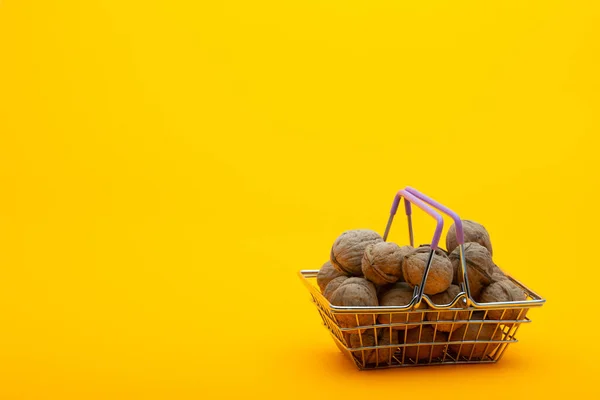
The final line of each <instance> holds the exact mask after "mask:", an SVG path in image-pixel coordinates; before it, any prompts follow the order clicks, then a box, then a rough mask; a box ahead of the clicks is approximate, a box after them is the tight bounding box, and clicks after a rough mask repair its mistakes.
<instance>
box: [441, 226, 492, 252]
mask: <svg viewBox="0 0 600 400" xmlns="http://www.w3.org/2000/svg"><path fill="white" fill-rule="evenodd" d="M462 225H463V234H464V239H465V240H464V242H465V243H467V242H476V243H479V244H480V245H482V246H484V247H485V248H486V249H488V251H489V252H490V254H492V255H493V254H494V252H493V251H492V242H491V241H490V234H489V233H488V231H487V230H486V229H485V228H484V226H483V225H481V224H479V223H477V222H475V221H469V220H467V219H463V220H462ZM457 247H458V242H457V241H456V226H455V225H454V224H452V225H451V226H450V229H448V233H447V234H446V250H448V253H452V252H453V251H454V249H456V248H457Z"/></svg>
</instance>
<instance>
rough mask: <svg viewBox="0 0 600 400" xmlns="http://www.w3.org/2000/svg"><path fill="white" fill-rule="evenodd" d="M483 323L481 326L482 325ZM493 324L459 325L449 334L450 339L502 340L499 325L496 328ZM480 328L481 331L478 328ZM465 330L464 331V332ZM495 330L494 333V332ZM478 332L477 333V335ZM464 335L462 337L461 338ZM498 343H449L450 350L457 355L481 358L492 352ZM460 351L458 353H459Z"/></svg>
mask: <svg viewBox="0 0 600 400" xmlns="http://www.w3.org/2000/svg"><path fill="white" fill-rule="evenodd" d="M482 325H483V326H482ZM496 327H497V325H495V324H481V323H479V324H473V323H471V324H468V325H464V326H462V327H460V328H459V329H457V330H455V331H454V332H452V333H451V334H450V341H463V340H502V330H501V328H500V327H498V329H496ZM479 328H481V331H480V330H479ZM465 331H466V333H465ZM494 331H495V333H494ZM478 333H479V335H478ZM463 335H464V338H463ZM499 345H500V343H478V344H472V343H471V344H463V345H462V347H461V344H460V343H459V344H451V345H450V346H449V347H450V350H451V351H452V352H453V353H455V354H457V355H458V356H459V357H461V356H462V357H470V356H471V351H472V352H473V355H472V358H483V357H485V356H488V355H490V354H492V352H493V351H494V350H496V348H497V347H498V346H499ZM459 351H460V353H459Z"/></svg>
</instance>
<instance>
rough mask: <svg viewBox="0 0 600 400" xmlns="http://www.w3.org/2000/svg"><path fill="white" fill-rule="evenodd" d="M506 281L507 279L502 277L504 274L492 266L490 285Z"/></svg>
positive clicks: (504, 276)
mask: <svg viewBox="0 0 600 400" xmlns="http://www.w3.org/2000/svg"><path fill="white" fill-rule="evenodd" d="M505 280H508V277H507V276H506V275H504V272H502V270H501V269H500V268H499V267H498V266H497V265H495V264H494V270H493V271H492V283H493V282H497V281H505Z"/></svg>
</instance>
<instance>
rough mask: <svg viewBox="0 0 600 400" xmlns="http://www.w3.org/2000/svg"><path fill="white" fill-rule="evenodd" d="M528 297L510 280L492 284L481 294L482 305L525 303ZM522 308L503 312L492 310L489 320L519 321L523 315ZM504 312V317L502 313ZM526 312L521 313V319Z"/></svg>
mask: <svg viewBox="0 0 600 400" xmlns="http://www.w3.org/2000/svg"><path fill="white" fill-rule="evenodd" d="M526 299H527V296H526V295H525V292H523V290H521V288H519V287H518V286H517V285H515V284H514V283H512V282H511V281H509V280H508V279H505V280H501V281H497V282H494V283H492V284H491V285H490V286H488V287H487V288H485V289H484V290H483V292H481V299H480V301H481V302H482V303H496V302H499V301H523V300H526ZM521 310H522V309H521V308H515V309H512V310H511V309H506V311H503V310H490V311H488V314H487V318H488V319H496V320H499V319H502V320H507V319H517V318H519V313H521ZM503 312H504V315H502V313H503ZM524 313H525V311H523V312H522V313H521V316H520V317H521V318H523V317H524V316H525V315H524Z"/></svg>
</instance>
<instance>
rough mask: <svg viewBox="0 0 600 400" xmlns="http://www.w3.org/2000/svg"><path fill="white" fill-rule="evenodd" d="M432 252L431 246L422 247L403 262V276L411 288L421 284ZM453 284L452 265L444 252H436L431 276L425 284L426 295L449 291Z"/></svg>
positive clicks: (430, 271)
mask: <svg viewBox="0 0 600 400" xmlns="http://www.w3.org/2000/svg"><path fill="white" fill-rule="evenodd" d="M430 251H431V248H430V247H429V246H422V247H419V248H417V249H415V250H413V251H412V252H411V253H409V254H408V255H407V256H406V257H404V261H403V262H402V274H403V276H404V280H406V282H408V283H409V284H410V285H411V286H413V287H414V286H416V285H420V284H421V280H422V279H423V274H424V273H425V266H426V264H427V260H428V258H429V252H430ZM451 284H452V263H451V262H450V260H449V259H448V256H446V254H445V253H444V252H443V251H441V250H436V251H435V254H434V256H433V261H432V263H431V268H430V269H429V275H428V276H427V282H425V289H424V293H425V294H437V293H441V292H443V291H444V290H446V289H448V287H449V286H450V285H451Z"/></svg>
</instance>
